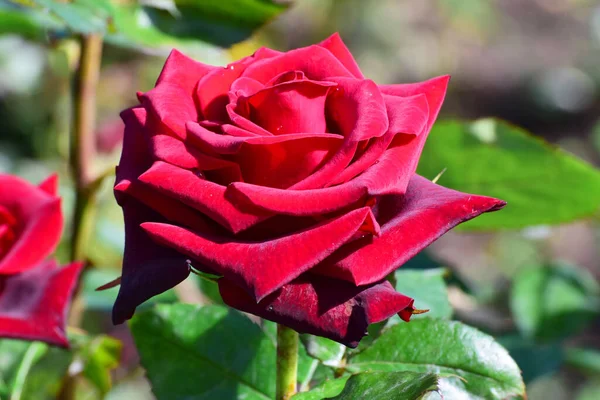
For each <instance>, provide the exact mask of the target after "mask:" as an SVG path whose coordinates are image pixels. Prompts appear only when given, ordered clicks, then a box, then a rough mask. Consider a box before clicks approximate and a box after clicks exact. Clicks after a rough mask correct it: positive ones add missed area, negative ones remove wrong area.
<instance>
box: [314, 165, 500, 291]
mask: <svg viewBox="0 0 600 400" xmlns="http://www.w3.org/2000/svg"><path fill="white" fill-rule="evenodd" d="M505 204H506V203H505V202H504V201H502V200H498V199H494V198H491V197H484V196H477V195H471V194H467V193H461V192H457V191H454V190H450V189H446V188H444V187H442V186H438V185H436V184H434V183H432V182H430V181H428V180H427V179H425V178H423V177H421V176H418V175H414V177H413V178H412V179H411V181H410V184H409V186H408V190H407V192H406V194H405V195H404V196H395V195H391V196H384V197H381V198H379V199H378V204H377V210H376V213H377V220H378V221H379V223H380V224H381V236H380V237H378V238H363V239H359V240H356V241H354V242H352V243H349V244H348V245H346V246H344V247H342V248H341V249H340V250H338V251H337V252H336V253H334V254H333V255H332V256H331V257H330V258H329V259H327V260H326V261H325V262H323V263H321V264H320V265H318V266H317V267H316V268H314V269H313V271H314V272H315V273H319V274H324V275H328V276H332V277H336V278H339V279H345V280H348V281H350V282H353V283H354V284H356V285H367V284H370V283H373V282H376V281H378V280H380V279H383V278H384V277H385V276H387V275H388V274H389V273H390V272H392V271H393V270H395V269H396V268H398V267H400V266H401V265H402V264H403V263H405V262H406V261H408V260H409V259H410V258H412V257H413V256H414V255H416V254H417V253H418V252H420V251H421V250H423V249H424V248H425V247H427V246H428V245H429V244H431V243H432V242H433V241H435V240H436V239H437V238H439V237H440V236H442V235H443V234H444V233H446V232H447V231H449V230H450V229H452V228H453V227H455V226H456V225H458V224H460V223H462V222H465V221H468V220H469V219H472V218H475V217H476V216H478V215H479V214H481V213H484V212H490V211H496V210H499V209H501V208H502V207H504V205H505Z"/></svg>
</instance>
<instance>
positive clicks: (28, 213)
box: [0, 174, 81, 347]
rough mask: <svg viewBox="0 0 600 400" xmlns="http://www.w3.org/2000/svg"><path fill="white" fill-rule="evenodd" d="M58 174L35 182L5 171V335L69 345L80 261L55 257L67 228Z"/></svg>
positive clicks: (1, 183)
mask: <svg viewBox="0 0 600 400" xmlns="http://www.w3.org/2000/svg"><path fill="white" fill-rule="evenodd" d="M57 184H58V181H57V177H56V176H55V175H53V176H51V177H49V178H48V179H46V180H45V181H44V182H43V183H41V184H40V185H39V186H34V185H32V184H30V183H29V182H26V181H24V180H22V179H20V178H18V177H16V176H11V175H5V174H0V337H10V338H19V339H28V340H41V341H45V342H48V343H52V344H57V345H60V346H65V347H66V346H67V345H68V342H67V338H66V335H65V328H64V327H65V319H66V312H67V307H68V304H69V299H70V297H71V294H72V292H73V289H74V287H75V284H76V283H77V277H78V276H79V272H80V270H81V264H80V263H73V264H71V265H69V266H68V267H65V268H58V266H57V265H56V262H55V261H52V260H45V259H46V257H47V256H48V255H50V254H51V253H52V252H53V251H54V249H55V248H56V245H57V244H58V241H59V239H60V235H61V232H62V226H63V217H62V213H61V210H60V198H59V197H58V196H57V195H56V192H57Z"/></svg>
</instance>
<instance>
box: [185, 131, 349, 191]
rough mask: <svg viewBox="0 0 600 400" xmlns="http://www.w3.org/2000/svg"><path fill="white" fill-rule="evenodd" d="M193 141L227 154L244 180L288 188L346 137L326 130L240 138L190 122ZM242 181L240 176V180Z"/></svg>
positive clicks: (204, 147) (213, 152)
mask: <svg viewBox="0 0 600 400" xmlns="http://www.w3.org/2000/svg"><path fill="white" fill-rule="evenodd" d="M188 133H189V137H190V142H194V144H195V146H197V147H198V148H199V149H201V150H202V151H203V152H205V153H207V154H215V155H217V154H228V155H231V157H228V158H229V159H230V160H232V161H234V162H235V163H237V164H238V165H239V166H240V170H241V171H242V174H243V181H244V182H251V183H253V184H256V185H262V186H268V187H279V188H287V187H290V186H292V185H294V184H295V183H296V182H298V181H300V180H302V179H304V178H306V177H307V176H310V175H311V174H312V173H314V171H316V170H318V169H319V168H320V167H321V166H322V165H323V164H324V163H325V162H328V161H329V159H330V157H331V156H333V155H334V154H336V153H337V152H338V149H339V148H340V146H341V145H342V143H343V141H344V139H343V138H342V137H341V136H339V135H332V134H326V133H321V134H318V133H302V134H300V133H297V134H289V135H282V136H255V137H237V136H227V135H218V134H215V133H214V132H211V131H209V130H207V129H205V128H203V127H202V126H200V125H198V124H188ZM240 181H241V179H240Z"/></svg>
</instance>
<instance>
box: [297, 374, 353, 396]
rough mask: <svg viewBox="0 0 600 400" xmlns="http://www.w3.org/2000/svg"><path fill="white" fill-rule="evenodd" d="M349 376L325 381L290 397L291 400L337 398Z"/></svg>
mask: <svg viewBox="0 0 600 400" xmlns="http://www.w3.org/2000/svg"><path fill="white" fill-rule="evenodd" d="M350 376H351V375H346V376H343V377H341V378H338V379H329V380H326V381H325V382H323V383H322V384H320V385H318V386H316V387H314V388H313V389H312V390H311V391H309V392H302V393H298V394H296V395H294V396H292V400H321V399H329V398H332V397H334V396H337V395H338V394H340V393H341V392H342V390H344V386H346V382H347V381H348V379H349V378H350Z"/></svg>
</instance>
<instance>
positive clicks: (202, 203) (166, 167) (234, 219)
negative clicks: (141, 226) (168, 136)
mask: <svg viewBox="0 0 600 400" xmlns="http://www.w3.org/2000/svg"><path fill="white" fill-rule="evenodd" d="M139 180H140V182H142V183H143V185H144V186H145V187H147V188H149V189H152V192H155V193H157V194H162V195H166V196H168V197H169V198H171V199H174V200H176V201H174V202H173V203H174V205H176V204H178V203H183V204H185V205H188V206H189V207H192V208H194V209H196V210H198V211H200V212H201V213H202V214H204V215H206V216H208V217H209V218H211V219H212V220H214V221H216V222H217V223H219V224H220V225H221V226H223V227H225V228H226V229H228V230H229V231H231V232H233V233H237V232H240V231H242V230H244V229H247V228H249V227H250V226H252V225H255V224H256V223H258V222H260V221H262V220H264V219H266V218H268V217H269V216H270V215H271V214H270V213H266V212H264V211H261V210H260V211H257V212H253V211H255V208H252V207H245V208H244V209H239V208H237V207H236V206H235V205H234V204H232V203H231V202H230V201H229V200H228V199H227V198H226V196H225V190H226V187H225V186H221V185H218V184H216V183H214V182H210V181H207V180H206V179H202V178H199V177H198V176H196V175H195V174H194V173H193V172H191V171H188V170H186V169H182V168H178V167H176V166H174V165H171V164H167V163H164V162H162V161H157V162H155V163H154V164H153V165H152V167H151V168H149V169H148V170H147V171H146V172H144V173H143V174H142V175H141V176H140V177H139ZM142 200H143V201H144V202H148V201H149V200H146V199H142ZM148 204H150V203H149V202H148ZM153 208H154V207H153Z"/></svg>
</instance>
